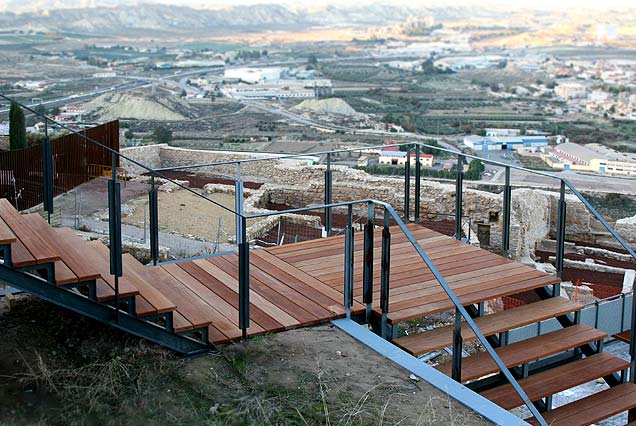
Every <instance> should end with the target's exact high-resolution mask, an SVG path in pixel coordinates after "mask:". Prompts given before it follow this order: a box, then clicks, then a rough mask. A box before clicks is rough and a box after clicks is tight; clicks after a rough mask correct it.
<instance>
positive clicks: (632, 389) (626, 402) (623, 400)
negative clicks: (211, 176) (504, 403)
mask: <svg viewBox="0 0 636 426" xmlns="http://www.w3.org/2000/svg"><path fill="white" fill-rule="evenodd" d="M632 408H636V385H635V384H633V383H623V384H620V385H618V386H615V387H613V388H610V389H606V390H603V391H601V392H597V393H595V394H592V395H590V396H587V397H585V398H582V399H579V400H577V401H574V402H571V403H569V404H566V405H562V406H561V407H557V408H553V409H552V410H550V411H548V412H547V413H543V418H544V419H545V420H546V422H548V424H550V425H551V426H588V425H592V424H594V423H596V422H600V421H601V420H605V419H607V418H609V417H612V416H615V415H617V414H620V413H622V412H623V411H627V410H631V409H632ZM526 421H527V422H528V423H530V424H532V425H538V424H539V423H538V422H537V421H536V420H535V419H534V418H531V419H526ZM629 424H630V425H632V424H634V423H633V422H632V423H629Z"/></svg>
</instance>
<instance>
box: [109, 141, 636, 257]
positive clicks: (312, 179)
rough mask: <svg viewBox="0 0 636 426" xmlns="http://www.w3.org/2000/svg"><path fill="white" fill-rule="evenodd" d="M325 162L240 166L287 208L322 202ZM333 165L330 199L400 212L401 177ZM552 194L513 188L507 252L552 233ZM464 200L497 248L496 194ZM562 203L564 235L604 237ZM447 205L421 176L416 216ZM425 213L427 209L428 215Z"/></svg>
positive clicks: (221, 156) (163, 156)
mask: <svg viewBox="0 0 636 426" xmlns="http://www.w3.org/2000/svg"><path fill="white" fill-rule="evenodd" d="M122 152H123V153H124V154H125V155H127V156H129V157H131V158H133V159H135V160H137V161H139V162H140V163H143V164H147V165H149V166H150V167H153V168H156V167H168V166H181V165H191V164H197V163H209V162H222V161H231V160H239V159H250V158H255V157H254V156H253V155H250V154H241V153H225V152H218V151H205V150H190V149H183V148H174V147H169V146H167V145H152V146H144V147H137V148H125V149H124V150H122ZM122 166H123V167H125V168H127V169H128V170H129V172H131V173H138V172H139V168H138V167H136V166H134V165H131V164H130V163H129V162H125V161H123V162H122ZM325 168H326V167H325V166H324V165H321V166H307V165H299V164H293V161H287V160H277V159H272V160H270V161H259V162H251V163H244V164H243V165H242V166H241V173H242V176H243V178H244V179H245V180H254V181H257V182H264V183H265V185H263V187H262V188H261V189H262V191H263V199H262V202H261V203H260V204H261V207H262V206H263V205H264V204H266V203H267V202H271V203H275V204H284V205H288V206H290V207H304V206H307V205H311V204H321V203H323V202H324V172H325ZM332 170H333V201H334V202H342V201H352V200H358V199H365V198H375V199H378V200H381V201H385V202H388V203H390V204H391V205H392V206H393V207H394V208H395V209H396V210H397V211H398V213H400V214H402V213H403V205H404V194H403V193H404V181H403V179H402V178H391V177H378V176H372V175H368V174H367V173H365V172H363V171H361V170H355V169H351V168H348V167H344V166H333V167H332ZM192 171H197V172H200V173H213V174H217V175H223V176H227V177H230V178H234V177H235V176H236V166H235V165H224V166H215V167H206V168H199V169H193V170H192ZM413 192H414V188H413V184H412V185H411V197H412V198H411V200H412V201H411V203H413V200H414V197H413ZM558 197H559V195H558V193H555V192H550V191H543V190H536V189H525V188H520V189H515V190H513V191H512V208H511V209H512V215H511V238H510V245H511V247H510V252H511V255H512V256H513V257H514V258H524V257H529V256H531V255H532V253H533V252H534V246H535V243H536V242H537V241H539V240H541V239H543V238H554V235H555V230H556V220H557V217H558V215H557V212H558ZM463 201H464V204H463V205H464V215H465V216H469V217H470V218H471V220H472V224H473V225H472V231H473V235H476V231H477V225H476V223H478V222H481V223H485V224H489V225H490V242H491V247H494V248H497V247H500V246H501V230H502V226H503V214H502V211H503V194H493V193H490V192H485V191H478V190H474V189H469V188H466V189H464V199H463ZM567 203H568V210H567V228H566V229H567V238H568V239H572V240H577V241H585V242H596V243H601V242H607V243H610V242H611V241H610V240H607V241H605V240H604V238H606V236H605V234H606V232H604V229H603V228H602V226H601V224H600V223H598V222H597V221H596V220H595V219H593V217H592V216H591V214H590V213H589V212H588V211H587V210H586V208H585V206H584V205H583V203H581V202H580V201H579V200H578V199H576V197H575V196H573V195H568V197H567ZM411 208H413V206H412V207H411ZM454 210H455V185H454V184H446V183H439V182H435V181H426V180H422V186H421V212H422V217H423V218H430V219H432V220H435V219H440V216H438V215H436V214H435V213H443V214H453V213H454ZM426 212H430V214H429V215H427V213H426ZM427 216H428V217H427ZM619 222H620V221H619ZM618 225H619V226H618V227H617V229H618V230H619V232H620V231H621V229H622V228H624V229H623V231H626V232H624V233H623V236H624V237H625V238H626V239H628V240H629V241H631V242H633V241H634V240H636V233H634V232H633V231H632V228H633V227H634V224H633V223H631V222H627V223H625V224H624V225H623V226H622V228H621V226H620V223H619V224H618Z"/></svg>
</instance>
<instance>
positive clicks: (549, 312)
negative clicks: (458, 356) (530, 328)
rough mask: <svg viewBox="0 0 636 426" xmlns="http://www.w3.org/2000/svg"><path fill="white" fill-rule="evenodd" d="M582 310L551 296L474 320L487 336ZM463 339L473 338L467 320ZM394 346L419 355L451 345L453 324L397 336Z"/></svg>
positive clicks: (571, 302) (469, 339)
mask: <svg viewBox="0 0 636 426" xmlns="http://www.w3.org/2000/svg"><path fill="white" fill-rule="evenodd" d="M581 309H583V305H581V304H580V303H577V302H573V301H571V300H569V299H566V298H564V297H552V298H550V299H546V300H541V301H539V302H535V303H530V304H527V305H523V306H520V307H518V308H514V309H509V310H507V311H502V312H497V313H495V314H491V315H486V316H484V317H480V318H475V323H476V324H477V326H478V327H479V329H480V330H481V332H482V333H483V334H484V335H486V336H491V335H493V334H497V333H502V332H504V331H508V330H513V329H515V328H519V327H523V326H525V325H528V324H534V323H537V322H539V321H543V320H546V319H549V318H553V317H557V316H560V315H564V314H567V313H570V312H575V311H579V310H581ZM462 337H463V339H464V342H468V341H472V340H475V339H476V336H475V333H473V331H472V330H471V329H470V327H469V326H468V324H466V322H463V323H462ZM393 343H395V344H396V345H397V346H399V347H400V348H402V349H404V350H405V351H407V352H409V353H411V354H413V355H416V356H418V355H422V354H425V353H428V352H432V351H434V350H438V349H442V348H446V347H448V346H451V345H452V344H453V325H448V326H444V327H439V328H435V329H433V330H430V331H425V332H423V333H417V334H413V335H410V336H404V337H400V338H398V339H395V340H394V341H393Z"/></svg>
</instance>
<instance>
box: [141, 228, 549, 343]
mask: <svg viewBox="0 0 636 426" xmlns="http://www.w3.org/2000/svg"><path fill="white" fill-rule="evenodd" d="M409 229H410V230H411V232H413V234H414V235H415V237H416V238H417V240H418V242H419V243H420V244H421V246H422V247H423V248H424V250H425V251H426V253H427V254H428V255H429V256H430V257H431V259H432V261H433V263H434V264H435V265H436V266H437V267H438V268H439V270H440V272H441V273H442V275H443V276H444V277H445V278H446V280H447V281H448V283H449V284H450V286H451V287H452V288H453V290H454V291H455V292H456V294H457V295H458V296H459V298H460V299H461V301H462V302H463V303H464V304H472V303H477V302H481V301H485V300H490V299H493V298H496V297H501V296H505V295H510V294H514V293H518V292H521V291H525V290H530V289H533V288H537V287H542V286H546V285H551V284H554V283H556V282H558V281H559V279H558V278H556V277H554V276H552V275H547V274H545V273H543V272H540V271H537V270H535V269H533V268H531V267H529V266H526V265H522V264H519V263H515V262H513V261H510V260H508V259H505V258H503V257H501V256H498V255H496V254H493V253H491V252H488V251H486V250H483V249H480V248H477V247H472V246H469V245H467V244H464V243H462V242H459V241H457V240H455V239H453V238H451V237H448V236H445V235H442V234H439V233H437V232H435V231H432V230H430V229H427V228H425V227H422V226H419V225H414V224H410V225H409ZM362 242H363V235H362V233H361V232H359V233H356V235H355V255H354V256H355V266H354V268H355V269H354V273H355V275H354V280H355V284H354V298H355V304H354V307H353V313H354V314H358V313H362V312H363V311H364V305H363V304H362V246H363V244H362ZM380 251H381V235H380V232H376V234H375V253H374V313H376V314H379V313H380V310H379V295H380V261H381V256H380ZM237 266H238V258H237V256H236V255H226V256H220V257H211V258H206V259H198V260H194V261H187V262H180V263H175V264H168V265H164V266H161V268H160V269H161V273H162V274H166V273H167V274H169V275H170V277H171V278H172V279H173V280H176V281H177V282H178V283H179V288H180V290H179V291H180V292H184V291H185V292H188V293H191V294H190V295H189V297H190V298H192V297H194V298H196V299H198V300H197V303H198V305H197V309H198V310H204V311H205V313H206V315H204V316H206V317H209V318H210V319H212V325H210V327H209V331H210V333H209V335H210V340H211V341H212V342H213V343H216V344H219V343H224V342H228V341H231V340H236V339H238V338H239V337H240V330H239V328H238V310H237V306H238V267H237ZM343 267H344V237H343V236H336V237H330V238H324V239H319V240H313V241H306V242H300V243H295V244H290V245H285V246H280V247H274V248H268V249H258V250H252V251H251V252H250V288H251V291H250V320H251V327H250V329H249V330H248V331H249V334H250V335H257V334H263V333H269V332H276V331H281V330H285V329H290V328H295V327H301V326H306V325H311V324H317V323H320V322H325V321H328V320H330V319H334V318H338V317H342V316H344V314H345V311H344V306H343V305H344V303H343V274H344V271H343ZM153 269H155V268H153ZM390 277H391V280H390V288H391V291H390V305H389V312H390V314H389V320H390V321H392V322H393V323H398V322H401V321H406V320H409V319H413V318H419V317H424V316H426V315H430V314H433V313H438V312H443V311H447V310H452V309H454V306H453V304H452V302H451V301H450V299H449V298H448V297H447V296H446V294H445V293H444V292H443V290H442V289H441V287H440V286H439V284H438V283H437V281H436V280H435V279H434V278H433V275H432V273H431V271H430V270H429V269H428V268H427V267H426V265H425V264H424V262H423V261H422V260H421V258H420V257H419V256H418V254H417V252H416V251H415V250H414V248H413V247H412V245H411V244H410V243H409V242H408V241H407V240H406V237H405V236H404V234H403V233H402V232H401V231H400V230H399V229H398V228H392V239H391V276H390ZM170 293H172V292H171V291H170V292H168V293H167V294H166V296H167V297H168V298H169V299H170V300H174V298H173V296H172V295H171V294H170ZM177 312H178V313H179V308H178V309H177ZM200 313H203V312H200ZM183 317H185V318H187V317H188V315H183Z"/></svg>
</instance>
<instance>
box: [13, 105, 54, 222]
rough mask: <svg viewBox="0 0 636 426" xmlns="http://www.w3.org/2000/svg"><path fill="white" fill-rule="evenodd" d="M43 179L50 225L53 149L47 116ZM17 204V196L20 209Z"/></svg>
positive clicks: (44, 199)
mask: <svg viewBox="0 0 636 426" xmlns="http://www.w3.org/2000/svg"><path fill="white" fill-rule="evenodd" d="M42 179H43V182H42V189H43V191H42V195H43V197H42V198H43V200H42V202H43V205H44V211H46V213H47V221H48V223H49V225H50V224H51V214H52V213H53V151H52V148H51V141H50V140H49V121H48V119H47V118H46V117H45V118H44V140H43V141H42ZM16 195H17V194H16ZM17 206H18V204H17V198H16V209H18V207H17Z"/></svg>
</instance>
